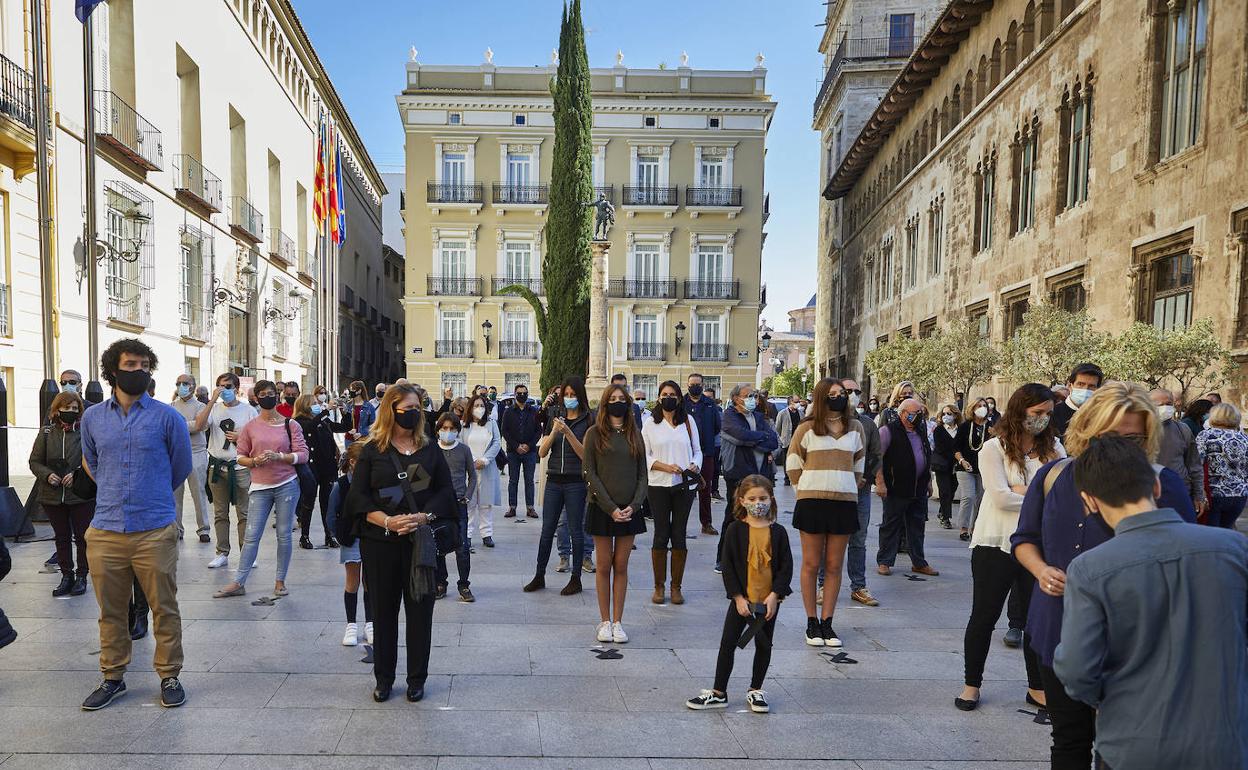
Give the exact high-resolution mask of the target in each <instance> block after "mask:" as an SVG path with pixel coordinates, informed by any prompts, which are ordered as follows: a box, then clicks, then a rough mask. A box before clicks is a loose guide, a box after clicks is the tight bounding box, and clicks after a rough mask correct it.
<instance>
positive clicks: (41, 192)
mask: <svg viewBox="0 0 1248 770" xmlns="http://www.w3.org/2000/svg"><path fill="white" fill-rule="evenodd" d="M31 32H32V35H33V37H34V46H33V55H34V94H33V96H34V101H35V183H36V186H37V197H38V202H37V205H38V212H39V228H38V229H39V278H40V291H41V299H42V304H43V378H44V379H43V385H42V386H41V387H40V390H39V408H40V411H39V413H40V414H46V413H47V411H48V406H49V404H51V401H52V398H53V397H55V396H56V393H57V391H58V390H59V388H57V383H56V380H55V377H56V375H57V371H56V365H57V354H56V322H55V316H56V308H55V307H54V305H55V302H56V299H55V298H56V285H55V280H56V279H55V277H54V276H55V272H54V271H55V267H56V266H55V264H54V260H55V257H54V255H53V251H52V211H51V202H50V198H49V195H50V194H51V193H50V187H51V172H50V170H49V169H48V99H47V91H48V89H47V85H46V83H45V80H44V77H45V76H44V70H43V68H44V54H45V49H44V38H43V36H44V18H43V0H33V2H32V3H31ZM93 371H94V370H93Z"/></svg>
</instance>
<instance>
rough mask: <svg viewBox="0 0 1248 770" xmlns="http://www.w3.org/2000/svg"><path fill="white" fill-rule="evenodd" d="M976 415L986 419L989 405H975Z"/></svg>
mask: <svg viewBox="0 0 1248 770" xmlns="http://www.w3.org/2000/svg"><path fill="white" fill-rule="evenodd" d="M975 416H976V417H978V418H979V419H981V420H982V419H984V418H985V417H987V416H988V407H986V406H977V407H975Z"/></svg>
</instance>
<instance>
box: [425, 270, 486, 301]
mask: <svg viewBox="0 0 1248 770" xmlns="http://www.w3.org/2000/svg"><path fill="white" fill-rule="evenodd" d="M425 293H426V294H428V295H429V296H439V295H440V296H445V297H480V296H481V279H480V278H447V277H445V276H441V275H430V276H427V277H426V286H425Z"/></svg>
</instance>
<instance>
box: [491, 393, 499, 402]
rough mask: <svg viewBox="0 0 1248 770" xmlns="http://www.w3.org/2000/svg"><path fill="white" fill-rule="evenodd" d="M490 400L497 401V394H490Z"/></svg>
mask: <svg viewBox="0 0 1248 770" xmlns="http://www.w3.org/2000/svg"><path fill="white" fill-rule="evenodd" d="M490 400H491V401H497V400H498V394H497V393H491V394H490Z"/></svg>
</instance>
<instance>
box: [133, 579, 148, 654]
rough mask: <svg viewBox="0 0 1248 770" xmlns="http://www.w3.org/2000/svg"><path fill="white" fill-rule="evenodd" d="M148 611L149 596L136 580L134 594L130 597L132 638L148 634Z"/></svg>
mask: <svg viewBox="0 0 1248 770" xmlns="http://www.w3.org/2000/svg"><path fill="white" fill-rule="evenodd" d="M147 611H148V606H147V596H146V595H145V594H144V593H143V589H142V588H140V587H139V583H138V581H137V580H136V581H135V583H134V596H132V597H131V599H130V638H131V639H132V640H133V639H142V638H143V637H145V636H147Z"/></svg>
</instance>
